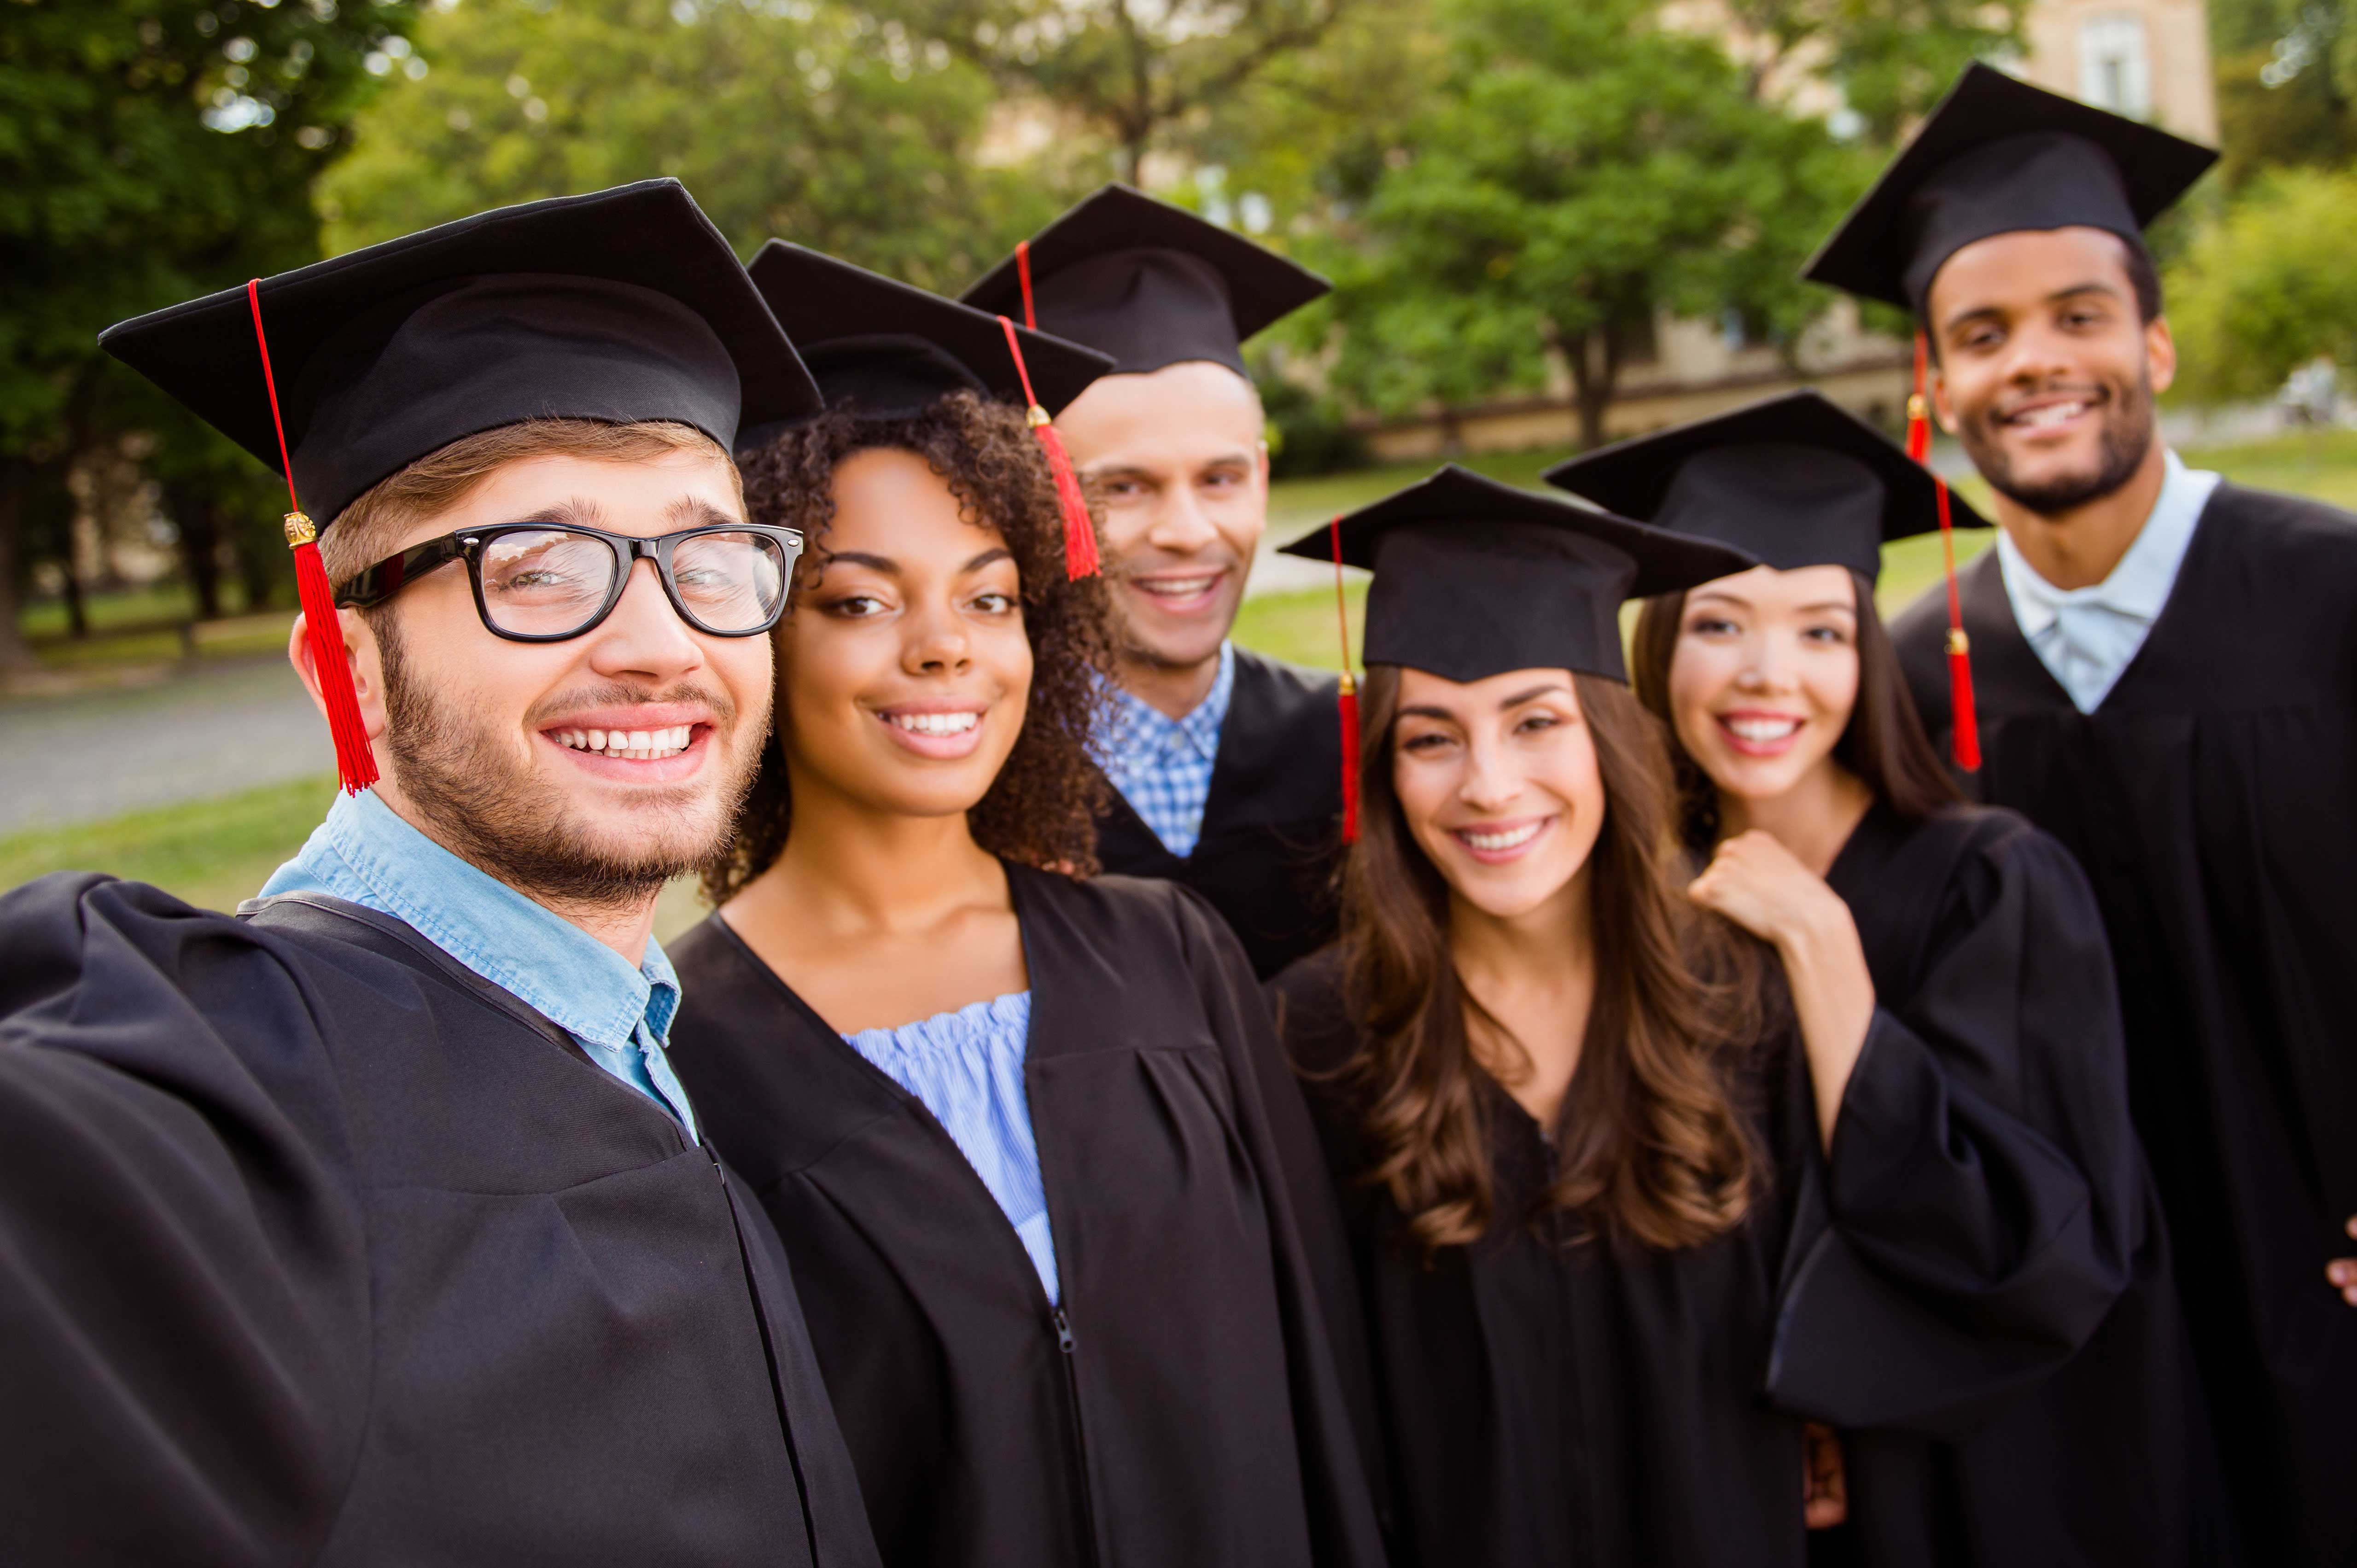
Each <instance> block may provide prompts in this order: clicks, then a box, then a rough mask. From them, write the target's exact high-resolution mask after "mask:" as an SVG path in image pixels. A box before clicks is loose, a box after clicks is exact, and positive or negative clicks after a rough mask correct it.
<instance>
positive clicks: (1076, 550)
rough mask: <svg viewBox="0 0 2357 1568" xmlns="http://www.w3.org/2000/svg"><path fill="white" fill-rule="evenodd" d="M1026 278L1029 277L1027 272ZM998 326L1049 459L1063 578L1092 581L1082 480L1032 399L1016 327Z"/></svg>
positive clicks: (1092, 538)
mask: <svg viewBox="0 0 2357 1568" xmlns="http://www.w3.org/2000/svg"><path fill="white" fill-rule="evenodd" d="M1021 253H1022V252H1017V255H1020V254H1021ZM1025 275H1026V276H1028V275H1029V274H1028V271H1027V272H1026V274H1025ZM1026 296H1027V299H1028V289H1027V291H1026ZM998 325H999V326H1000V327H1002V328H1006V351H1007V352H1008V353H1009V354H1011V355H1013V356H1014V357H1015V378H1016V380H1017V381H1021V382H1022V383H1023V401H1024V402H1025V403H1028V405H1029V406H1030V413H1028V415H1026V417H1027V418H1028V419H1029V420H1030V422H1031V434H1032V435H1036V436H1038V437H1039V449H1040V450H1041V451H1043V452H1045V453H1046V454H1047V455H1048V472H1049V474H1050V475H1051V476H1053V478H1055V481H1056V499H1057V501H1058V502H1059V503H1060V505H1061V506H1062V508H1063V511H1064V575H1066V576H1068V577H1071V578H1073V579H1074V580H1075V581H1077V580H1078V579H1080V578H1082V577H1093V576H1095V575H1097V570H1098V566H1099V562H1098V560H1097V525H1096V520H1095V519H1094V518H1092V517H1091V516H1090V515H1089V498H1088V497H1087V496H1086V495H1085V494H1083V493H1082V489H1081V477H1080V476H1079V475H1078V474H1076V473H1074V472H1073V471H1072V455H1071V453H1070V452H1067V451H1065V450H1064V438H1063V437H1062V436H1061V435H1057V434H1056V424H1055V422H1054V421H1053V420H1051V419H1049V417H1048V411H1047V410H1046V409H1044V408H1041V407H1040V406H1039V399H1038V398H1037V397H1035V396H1033V395H1032V392H1031V372H1030V371H1029V370H1028V368H1026V367H1025V365H1024V363H1023V345H1022V344H1020V343H1018V342H1017V341H1016V338H1015V323H1013V322H1012V321H1009V320H1007V319H1006V317H1004V316H1002V317H999V318H998Z"/></svg>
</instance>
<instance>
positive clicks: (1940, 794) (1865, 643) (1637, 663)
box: [1629, 570, 1964, 853]
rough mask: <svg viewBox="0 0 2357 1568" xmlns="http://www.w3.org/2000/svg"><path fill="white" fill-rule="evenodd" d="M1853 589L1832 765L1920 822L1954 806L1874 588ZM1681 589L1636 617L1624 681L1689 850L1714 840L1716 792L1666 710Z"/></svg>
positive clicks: (1862, 579)
mask: <svg viewBox="0 0 2357 1568" xmlns="http://www.w3.org/2000/svg"><path fill="white" fill-rule="evenodd" d="M1850 581H1851V582H1852V583H1853V584H1855V585H1857V705H1856V706H1854V707H1852V708H1851V709H1850V714H1849V724H1848V725H1846V727H1844V729H1843V730H1842V733H1841V738H1840V739H1839V740H1837V741H1835V742H1834V760H1835V761H1836V762H1838V763H1840V764H1841V765H1842V766H1843V767H1844V768H1848V769H1849V770H1850V771H1851V772H1852V773H1854V774H1856V775H1857V777H1858V778H1859V779H1862V780H1864V781H1865V783H1866V786H1867V788H1868V789H1872V790H1873V791H1874V795H1875V799H1877V800H1880V801H1882V802H1883V803H1884V804H1886V805H1888V806H1889V808H1890V809H1891V810H1892V811H1896V812H1898V813H1899V815H1900V816H1901V817H1902V818H1904V819H1906V820H1907V821H1909V822H1921V821H1922V820H1923V819H1924V818H1926V817H1930V816H1933V815H1935V814H1937V813H1938V812H1940V811H1943V810H1945V809H1946V808H1948V807H1950V806H1953V805H1956V804H1958V803H1960V802H1961V801H1962V800H1964V795H1963V793H1962V792H1961V791H1960V790H1958V789H1957V788H1956V781H1955V779H1953V777H1951V776H1950V774H1949V772H1948V770H1947V769H1946V768H1943V767H1942V766H1941V765H1940V754H1939V752H1938V751H1937V750H1936V749H1935V748H1934V747H1933V746H1932V737H1931V736H1927V735H1925V734H1924V733H1923V720H1922V717H1921V715H1920V714H1917V713H1916V712H1915V699H1914V698H1913V697H1911V696H1910V695H1909V694H1908V692H1907V676H1906V674H1905V672H1904V671H1901V670H1900V668H1899V650H1897V649H1895V648H1893V647H1891V645H1890V633H1889V631H1888V630H1887V629H1885V628H1884V627H1883V624H1882V616H1881V614H1880V612H1879V611H1878V610H1877V609H1876V608H1875V607H1874V583H1873V581H1872V579H1870V578H1868V577H1867V575H1865V574H1864V573H1861V572H1857V571H1855V570H1854V571H1852V572H1851V573H1850ZM1685 615H1686V596H1685V595H1684V593H1675V594H1660V595H1657V596H1654V597H1652V598H1650V599H1647V600H1646V601H1645V607H1644V608H1643V609H1642V610H1641V611H1639V612H1638V615H1637V635H1636V637H1635V638H1634V639H1633V640H1632V641H1631V645H1630V650H1629V679H1630V682H1631V684H1632V685H1633V686H1635V688H1636V691H1637V700H1638V701H1639V702H1641V703H1643V704H1644V705H1645V708H1646V710H1647V711H1648V712H1650V713H1651V714H1652V715H1653V716H1654V717H1656V718H1658V719H1660V720H1661V721H1662V725H1663V729H1664V730H1665V731H1666V732H1667V733H1668V735H1669V744H1670V762H1671V767H1672V768H1673V770H1674V776H1675V778H1676V779H1677V789H1678V813H1679V818H1680V821H1679V829H1678V831H1679V833H1680V836H1681V837H1683V838H1684V840H1685V842H1686V846H1687V847H1688V848H1689V849H1692V850H1695V851H1698V852H1705V853H1706V852H1708V850H1709V849H1710V847H1711V846H1712V845H1713V844H1715V843H1717V842H1718V828H1719V822H1718V786H1717V784H1715V783H1713V782H1712V781H1711V777H1710V775H1709V774H1707V773H1706V772H1704V771H1703V768H1702V764H1700V763H1698V762H1696V761H1695V759H1694V757H1692V756H1690V755H1689V754H1688V753H1687V751H1686V748H1685V746H1684V743H1683V742H1681V741H1680V740H1679V739H1678V732H1677V724H1676V721H1675V720H1674V718H1673V717H1672V716H1671V714H1670V664H1671V661H1672V660H1674V659H1675V658H1676V657H1677V651H1678V630H1679V628H1680V627H1681V626H1682V625H1683V624H1684V620H1685Z"/></svg>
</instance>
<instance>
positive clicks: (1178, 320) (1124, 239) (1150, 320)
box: [959, 184, 1333, 375]
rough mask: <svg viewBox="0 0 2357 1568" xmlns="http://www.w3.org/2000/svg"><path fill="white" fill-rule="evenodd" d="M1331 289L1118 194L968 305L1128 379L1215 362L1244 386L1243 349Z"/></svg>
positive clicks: (1241, 242)
mask: <svg viewBox="0 0 2357 1568" xmlns="http://www.w3.org/2000/svg"><path fill="white" fill-rule="evenodd" d="M1027 267H1028V282H1027V273H1026V269H1027ZM1332 286H1333V285H1330V284H1329V283H1328V282H1327V281H1326V280H1325V279H1324V278H1321V277H1319V276H1318V274H1316V273H1313V272H1310V271H1309V270H1308V269H1307V268H1305V267H1299V266H1296V265H1295V264H1294V263H1291V262H1288V261H1286V259H1285V258H1284V257H1283V256H1280V255H1278V254H1277V253H1276V252H1274V251H1271V250H1268V249H1267V248H1265V246H1261V245H1256V244H1254V243H1253V242H1251V241H1250V240H1247V239H1245V238H1244V237H1243V235H1241V234H1237V233H1233V232H1232V231H1228V230H1226V229H1222V228H1221V227H1220V226H1219V225H1218V224H1216V223H1207V222H1205V221H1204V220H1202V219H1200V218H1198V217H1196V216H1195V215H1194V214H1193V213H1191V212H1189V211H1187V210H1186V209H1184V208H1179V207H1173V206H1171V205H1170V204H1169V203H1168V202H1167V201H1157V200H1155V199H1153V198H1152V197H1150V196H1147V195H1146V194H1145V193H1144V192H1142V191H1137V190H1133V189H1131V188H1129V187H1128V186H1125V185H1119V184H1114V185H1108V186H1106V187H1105V188H1103V189H1102V190H1100V191H1098V192H1097V193H1096V194H1095V195H1093V196H1092V197H1090V198H1089V199H1087V200H1085V201H1083V202H1082V203H1081V204H1080V205H1079V206H1077V207H1075V208H1073V209H1071V211H1069V212H1067V213H1065V214H1064V215H1063V216H1062V217H1061V218H1059V219H1057V220H1055V221H1054V222H1053V223H1050V224H1049V225H1048V227H1046V228H1045V229H1042V230H1040V231H1039V233H1037V234H1034V235H1033V236H1032V237H1031V238H1030V239H1029V240H1028V241H1027V242H1024V243H1023V244H1022V245H1019V246H1017V248H1016V253H1015V254H1014V255H1012V256H1009V257H1008V258H1007V259H1006V261H1004V262H1001V263H999V264H998V265H997V266H996V267H995V268H993V269H992V270H991V272H990V273H989V274H988V275H987V276H985V277H984V278H983V280H982V281H981V282H980V283H977V284H975V285H974V286H973V287H972V288H969V289H967V290H966V291H965V293H964V294H963V295H960V296H959V297H960V298H962V299H963V300H964V301H965V303H966V304H968V305H971V306H974V308H975V309H977V310H986V311H989V312H991V313H992V314H993V315H996V316H1010V317H1014V318H1015V319H1016V320H1017V321H1028V322H1030V324H1032V325H1035V326H1037V327H1038V328H1039V330H1041V331H1043V332H1052V333H1054V334H1055V335H1056V336H1057V337H1059V338H1071V340H1072V341H1073V342H1075V343H1085V344H1087V345H1088V346H1089V347H1090V348H1092V349H1102V350H1103V351H1104V352H1105V353H1108V354H1111V355H1112V356H1113V358H1114V370H1115V371H1118V372H1121V373H1125V374H1143V373H1145V372H1147V371H1158V370H1161V369H1162V368H1163V367H1164V366H1166V365H1176V364H1179V363H1181V362H1183V361H1185V360H1211V362H1212V363H1214V364H1219V365H1225V366H1227V367H1228V369H1230V370H1232V371H1235V372H1236V373H1237V374H1238V375H1243V374H1244V356H1243V340H1244V339H1245V338H1249V337H1251V336H1252V335H1253V334H1254V333H1255V332H1257V331H1259V330H1260V329H1261V328H1264V327H1266V326H1267V325H1268V324H1269V323H1270V322H1272V321H1275V320H1276V319H1277V318H1278V317H1282V316H1286V315H1289V314H1291V313H1292V312H1293V311H1296V310H1298V309H1300V308H1301V307H1302V306H1305V305H1307V304H1308V303H1309V302H1310V301H1311V300H1313V299H1316V298H1317V297H1318V295H1322V294H1324V293H1326V292H1327V291H1328V290H1329V288H1331V287H1332ZM1026 295H1028V296H1029V301H1028V303H1029V305H1030V306H1031V309H1032V313H1033V315H1032V316H1027V315H1026V311H1025V306H1026ZM1033 317H1036V319H1034V318H1033Z"/></svg>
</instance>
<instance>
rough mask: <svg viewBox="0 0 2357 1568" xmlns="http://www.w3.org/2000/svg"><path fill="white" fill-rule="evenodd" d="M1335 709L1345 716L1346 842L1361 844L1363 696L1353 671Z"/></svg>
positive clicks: (1346, 673)
mask: <svg viewBox="0 0 2357 1568" xmlns="http://www.w3.org/2000/svg"><path fill="white" fill-rule="evenodd" d="M1335 706H1336V707H1337V708H1339V709H1340V711H1341V715H1342V842H1343V843H1358V842H1359V693H1358V688H1356V687H1355V686H1353V685H1351V672H1350V671H1347V670H1345V671H1343V672H1342V692H1341V695H1340V696H1339V697H1338V698H1336V699H1335Z"/></svg>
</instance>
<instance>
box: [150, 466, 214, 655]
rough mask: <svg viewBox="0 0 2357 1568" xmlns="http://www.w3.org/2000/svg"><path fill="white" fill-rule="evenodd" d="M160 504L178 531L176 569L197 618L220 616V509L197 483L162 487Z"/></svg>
mask: <svg viewBox="0 0 2357 1568" xmlns="http://www.w3.org/2000/svg"><path fill="white" fill-rule="evenodd" d="M164 504H165V505H166V506H167V507H169V508H170V509H171V511H172V521H173V522H174V523H175V524H176V525H177V526H178V529H179V531H180V569H181V570H182V571H184V572H186V573H188V587H189V590H190V591H191V592H193V593H194V594H195V595H196V596H197V618H198V619H199V620H214V619H217V618H220V616H221V509H220V507H219V505H218V504H217V503H216V502H215V500H214V498H213V494H212V492H211V490H210V489H209V488H208V487H207V486H206V485H205V484H204V483H203V482H202V481H201V480H188V479H176V480H173V481H172V482H170V483H168V484H167V485H166V486H165V487H164Z"/></svg>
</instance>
